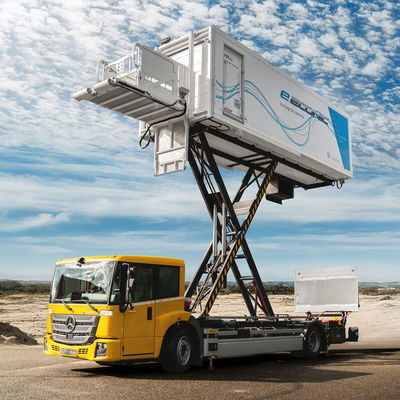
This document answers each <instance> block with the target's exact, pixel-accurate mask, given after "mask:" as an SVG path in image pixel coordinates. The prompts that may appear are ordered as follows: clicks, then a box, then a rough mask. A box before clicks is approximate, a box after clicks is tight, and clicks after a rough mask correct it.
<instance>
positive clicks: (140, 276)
mask: <svg viewBox="0 0 400 400" xmlns="http://www.w3.org/2000/svg"><path fill="white" fill-rule="evenodd" d="M153 283H154V268H152V267H142V266H137V267H136V271H135V281H134V283H133V302H134V303H138V302H140V301H147V300H153V299H154V284H153Z"/></svg>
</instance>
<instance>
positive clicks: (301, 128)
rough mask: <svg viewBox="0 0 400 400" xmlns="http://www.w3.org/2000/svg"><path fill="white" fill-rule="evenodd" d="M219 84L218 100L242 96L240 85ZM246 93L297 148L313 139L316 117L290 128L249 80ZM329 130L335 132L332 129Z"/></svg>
mask: <svg viewBox="0 0 400 400" xmlns="http://www.w3.org/2000/svg"><path fill="white" fill-rule="evenodd" d="M216 83H217V88H216V89H217V91H218V93H217V95H216V96H215V97H216V98H217V99H221V100H223V99H225V100H229V99H231V98H232V97H235V96H236V95H238V94H240V91H241V88H240V83H238V84H236V85H230V86H224V85H222V84H221V83H220V82H218V81H216ZM244 92H245V93H248V94H249V95H251V96H252V97H254V99H255V100H256V101H257V102H258V103H259V104H260V106H261V107H262V108H263V109H264V110H265V111H266V112H267V113H268V115H269V116H270V117H271V118H272V119H273V120H274V121H275V122H276V123H277V124H278V125H279V126H280V128H281V129H282V131H283V132H284V134H285V135H286V137H287V138H288V139H289V140H290V141H291V142H292V143H293V144H295V145H296V146H305V145H306V144H307V143H308V142H309V141H310V139H311V135H312V130H313V126H314V123H315V121H316V120H318V119H317V118H316V117H315V116H311V115H310V116H309V117H308V118H307V119H306V120H305V121H304V122H302V123H301V124H300V125H298V126H293V127H291V126H288V125H286V123H285V121H283V120H282V118H281V117H280V116H279V115H278V114H277V113H276V112H275V110H274V109H273V107H272V106H271V104H270V103H269V101H268V100H267V98H266V97H265V96H264V93H263V92H262V91H261V90H260V89H259V88H258V87H257V85H255V84H254V83H253V82H251V81H249V80H245V81H244ZM328 128H329V129H330V130H331V131H332V132H333V130H332V128H331V127H329V126H328Z"/></svg>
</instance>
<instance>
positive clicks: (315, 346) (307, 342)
mask: <svg viewBox="0 0 400 400" xmlns="http://www.w3.org/2000/svg"><path fill="white" fill-rule="evenodd" d="M324 347H325V341H324V337H323V335H322V332H321V330H320V329H318V328H317V327H316V326H310V327H309V328H308V329H307V332H306V336H305V337H304V343H303V351H296V352H294V353H293V355H294V356H296V357H303V358H317V357H318V356H319V355H320V353H321V351H322V350H323V349H324Z"/></svg>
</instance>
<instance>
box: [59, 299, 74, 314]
mask: <svg viewBox="0 0 400 400" xmlns="http://www.w3.org/2000/svg"><path fill="white" fill-rule="evenodd" d="M58 300H60V301H61V303H63V304H64V306H65V308H66V309H67V310H69V311H71V312H74V310H73V309H72V308H71V307H70V306H69V305H68V304H67V303H66V302H65V301H64V300H62V299H58Z"/></svg>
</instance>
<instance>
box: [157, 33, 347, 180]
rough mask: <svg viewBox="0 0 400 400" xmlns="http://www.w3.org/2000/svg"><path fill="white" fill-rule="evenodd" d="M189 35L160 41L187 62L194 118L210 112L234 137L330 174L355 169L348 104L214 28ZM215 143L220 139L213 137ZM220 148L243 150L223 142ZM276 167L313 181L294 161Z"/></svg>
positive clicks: (164, 50)
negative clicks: (319, 91) (341, 105)
mask: <svg viewBox="0 0 400 400" xmlns="http://www.w3.org/2000/svg"><path fill="white" fill-rule="evenodd" d="M191 35H192V36H191ZM191 35H187V36H185V37H183V38H180V39H177V40H174V41H172V42H170V43H168V44H166V45H163V46H161V47H160V48H158V49H157V50H158V51H160V52H162V53H163V54H165V55H167V56H169V57H171V58H172V59H174V60H175V61H178V62H179V63H182V64H184V65H186V66H188V67H189V74H192V75H191V79H189V80H190V81H191V83H190V88H189V90H190V91H189V99H190V100H189V110H188V116H189V121H190V124H191V125H193V124H194V123H195V122H198V121H201V120H203V121H204V120H207V122H205V123H208V124H210V125H212V126H215V127H220V128H222V130H224V131H225V132H228V133H229V135H231V136H232V137H236V138H240V139H241V140H242V141H244V142H246V143H248V144H255V145H257V146H258V147H260V148H261V149H263V150H265V151H269V152H271V153H272V154H274V155H276V156H278V157H281V158H285V159H287V160H288V161H290V162H292V163H295V164H297V165H299V166H301V167H303V168H307V169H310V170H312V171H313V172H315V173H317V174H320V175H323V176H324V177H325V178H327V179H330V180H341V179H348V178H351V177H352V176H353V171H352V157H351V134H350V124H349V117H348V115H347V114H346V113H345V112H343V111H341V110H339V109H338V108H337V107H335V106H333V105H332V104H330V103H329V102H328V101H326V100H324V99H323V98H321V97H320V96H318V95H317V94H315V93H313V92H312V91H311V90H309V89H307V88H306V87H305V86H304V85H302V84H300V83H299V82H297V81H296V80H294V79H293V78H291V77H290V76H288V75H287V74H285V73H283V72H282V71H280V70H279V69H277V68H276V67H274V66H273V65H272V64H270V63H269V62H268V61H266V60H264V59H263V58H261V57H260V56H259V55H257V54H256V53H255V52H253V51H252V50H250V49H248V48H247V47H245V46H244V45H242V44H241V43H239V42H237V41H235V40H234V39H232V38H231V37H229V36H228V35H226V34H225V33H223V32H222V31H220V30H219V29H217V28H215V27H208V28H204V29H202V30H200V31H198V32H194V33H193V34H191ZM192 43H193V46H194V47H193V53H192V54H193V57H192V60H191V59H190V58H191V57H190V54H191V52H190V51H189V46H190V45H191V44H192ZM191 70H192V71H193V72H190V71H191ZM211 121H212V122H211ZM228 128H229V130H228ZM213 145H214V147H218V143H217V142H215V143H214V144H213ZM223 150H224V151H225V152H228V153H229V152H232V154H235V155H236V156H238V155H239V156H240V154H237V149H235V146H234V145H232V148H231V149H230V148H227V147H226V142H224V149H223ZM278 168H280V169H278V171H277V172H278V173H280V174H281V175H284V176H287V177H289V178H292V179H296V180H300V181H303V182H304V183H306V184H312V183H315V182H316V181H315V178H311V179H310V177H306V176H302V174H299V173H298V171H296V170H295V169H293V168H288V167H285V166H280V167H278Z"/></svg>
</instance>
